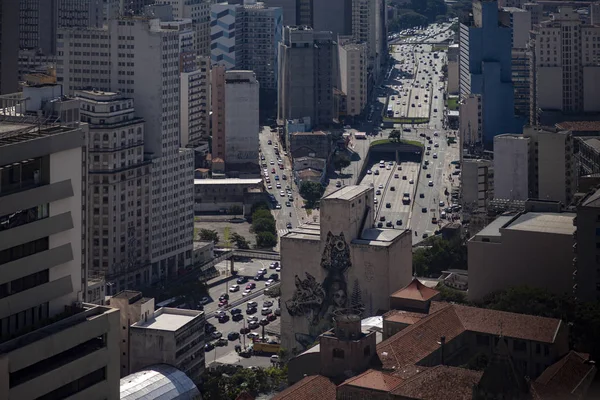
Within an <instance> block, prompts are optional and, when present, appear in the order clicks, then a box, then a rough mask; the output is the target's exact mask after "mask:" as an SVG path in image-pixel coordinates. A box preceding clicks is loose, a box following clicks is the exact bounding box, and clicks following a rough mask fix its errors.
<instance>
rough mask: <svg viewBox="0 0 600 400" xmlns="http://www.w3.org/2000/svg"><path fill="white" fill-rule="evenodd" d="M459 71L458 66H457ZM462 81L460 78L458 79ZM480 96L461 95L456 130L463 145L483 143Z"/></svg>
mask: <svg viewBox="0 0 600 400" xmlns="http://www.w3.org/2000/svg"><path fill="white" fill-rule="evenodd" d="M459 71H460V67H459ZM459 82H461V83H462V79H459ZM482 109H483V106H482V96H481V95H480V94H472V93H470V94H465V95H461V99H460V104H459V115H458V127H459V128H458V130H459V133H460V141H461V143H463V146H465V147H469V146H479V145H480V144H481V143H483V120H482V115H483V114H482Z"/></svg>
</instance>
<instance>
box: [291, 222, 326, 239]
mask: <svg viewBox="0 0 600 400" xmlns="http://www.w3.org/2000/svg"><path fill="white" fill-rule="evenodd" d="M282 238H289V239H303V240H316V241H320V240H321V226H320V225H319V223H318V222H309V223H306V224H302V225H299V226H297V227H296V228H293V229H292V230H291V231H289V232H288V233H286V234H285V235H283V236H282Z"/></svg>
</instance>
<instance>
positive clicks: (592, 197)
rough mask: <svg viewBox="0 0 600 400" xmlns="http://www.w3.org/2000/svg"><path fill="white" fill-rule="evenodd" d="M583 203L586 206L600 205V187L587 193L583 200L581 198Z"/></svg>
mask: <svg viewBox="0 0 600 400" xmlns="http://www.w3.org/2000/svg"><path fill="white" fill-rule="evenodd" d="M581 205H582V206H584V207H600V189H597V190H595V191H594V192H590V193H589V194H587V195H586V196H585V197H584V198H583V200H581Z"/></svg>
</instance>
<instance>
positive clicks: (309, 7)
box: [295, 0, 314, 26]
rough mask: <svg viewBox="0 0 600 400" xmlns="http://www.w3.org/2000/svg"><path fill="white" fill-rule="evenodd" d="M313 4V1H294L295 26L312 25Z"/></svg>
mask: <svg viewBox="0 0 600 400" xmlns="http://www.w3.org/2000/svg"><path fill="white" fill-rule="evenodd" d="M313 3H314V0H296V24H295V25H297V26H312V25H313Z"/></svg>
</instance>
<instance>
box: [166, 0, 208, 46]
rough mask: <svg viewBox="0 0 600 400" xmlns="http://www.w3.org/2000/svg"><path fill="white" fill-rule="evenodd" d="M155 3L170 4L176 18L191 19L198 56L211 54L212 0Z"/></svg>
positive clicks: (177, 0)
mask: <svg viewBox="0 0 600 400" xmlns="http://www.w3.org/2000/svg"><path fill="white" fill-rule="evenodd" d="M155 4H169V5H170V6H171V7H172V8H173V16H174V17H175V18H186V19H191V20H192V23H193V26H194V31H195V32H196V36H195V37H194V50H195V53H196V55H198V56H209V55H210V4H211V2H210V1H206V0H156V1H155Z"/></svg>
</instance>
